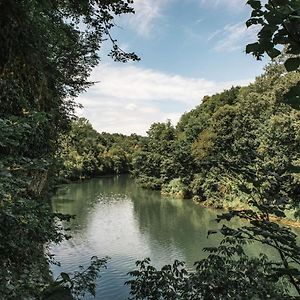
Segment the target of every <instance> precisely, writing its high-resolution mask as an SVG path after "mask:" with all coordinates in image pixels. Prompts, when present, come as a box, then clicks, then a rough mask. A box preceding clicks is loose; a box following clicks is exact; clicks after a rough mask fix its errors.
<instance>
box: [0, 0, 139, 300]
mask: <svg viewBox="0 0 300 300" xmlns="http://www.w3.org/2000/svg"><path fill="white" fill-rule="evenodd" d="M131 3H132V1H131V0H126V1H125V0H124V1H123V0H104V1H102V0H101V1H100V0H83V1H58V0H51V1H50V0H45V1H39V0H33V1H32V0H20V1H14V0H6V1H0V38H1V49H0V107H1V108H0V153H1V154H0V172H1V178H0V195H1V196H0V197H1V199H0V208H1V209H0V225H1V226H0V238H1V245H0V264H1V270H0V294H1V297H3V298H5V299H20V298H22V299H27V298H30V299H31V298H32V297H38V295H39V293H40V291H41V290H42V289H43V287H44V285H45V283H47V282H49V280H51V279H50V275H49V270H48V267H47V262H48V261H50V260H51V255H50V253H48V251H46V252H47V253H48V254H47V255H46V256H45V255H44V249H45V248H46V249H47V245H48V244H49V243H50V242H59V241H60V240H61V239H62V238H64V236H65V234H63V233H62V231H61V229H62V228H61V226H60V225H59V223H58V222H57V219H61V220H62V219H68V218H69V217H68V216H62V215H60V214H54V213H52V211H51V206H50V202H49V196H48V195H47V193H46V191H47V190H49V189H48V187H51V180H52V179H53V178H54V176H53V174H54V172H55V157H54V154H55V151H56V149H57V147H58V137H59V135H60V134H61V133H62V132H65V131H66V130H67V129H68V127H69V124H70V121H71V119H72V118H73V117H74V116H73V114H74V108H75V107H76V104H75V103H74V102H73V98H74V97H76V96H77V95H78V94H79V93H80V92H82V91H84V90H85V89H86V88H88V87H89V86H90V85H91V84H92V82H89V81H88V77H89V74H90V72H91V70H92V68H93V67H94V66H95V65H97V64H98V62H99V60H100V57H99V49H100V46H101V44H102V42H104V41H105V40H107V39H108V40H110V41H111V43H112V51H111V52H110V53H109V55H110V56H111V57H112V58H113V59H114V60H118V61H122V62H123V61H126V60H128V59H133V60H138V57H137V56H136V55H135V54H134V53H125V52H124V51H122V50H121V49H120V48H119V47H118V45H117V42H116V40H114V39H113V38H112V37H111V35H110V30H111V29H112V27H113V26H114V25H115V23H114V17H115V16H116V15H121V14H127V13H133V8H132V7H131Z"/></svg>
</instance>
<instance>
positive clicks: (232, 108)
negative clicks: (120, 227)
mask: <svg viewBox="0 0 300 300" xmlns="http://www.w3.org/2000/svg"><path fill="white" fill-rule="evenodd" d="M247 3H248V4H249V5H250V6H251V8H252V15H251V18H250V19H249V20H248V21H247V26H252V25H256V24H260V25H261V30H260V31H259V33H258V41H257V42H256V43H254V44H249V45H247V48H246V52H247V53H252V54H254V55H255V56H256V57H257V58H258V59H260V58H261V56H262V55H263V54H264V53H267V54H268V55H269V56H270V57H271V58H275V57H277V56H279V55H280V54H281V51H283V53H284V56H283V59H284V67H283V66H282V65H280V64H276V63H275V64H272V65H270V66H269V67H267V69H266V72H265V74H264V75H262V76H260V77H259V78H257V80H256V81H255V83H254V84H251V85H250V86H248V87H245V88H241V89H231V90H230V91H226V92H224V93H222V94H220V95H215V96H212V97H206V98H204V99H203V102H202V104H201V105H200V106H199V107H197V108H196V109H195V110H193V111H192V112H190V113H187V114H185V115H184V116H183V117H182V119H181V121H180V123H179V124H178V126H177V128H176V129H177V130H176V131H177V133H176V136H177V138H176V139H174V140H175V142H174V143H176V141H177V142H178V141H181V140H184V141H188V142H189V143H190V151H189V153H191V155H190V158H191V160H193V165H194V167H195V172H194V174H193V175H194V177H193V178H192V180H186V179H185V178H181V177H179V179H178V180H179V181H181V182H186V184H187V187H186V188H188V189H189V190H191V191H192V193H193V194H194V195H196V198H197V200H198V201H202V202H206V203H208V204H213V205H215V206H221V207H224V206H227V207H229V208H236V209H235V210H231V209H230V210H229V212H227V213H224V214H222V215H220V216H219V218H218V221H219V222H221V221H222V222H223V221H231V220H232V218H234V217H238V218H240V219H243V221H244V223H243V224H244V225H242V226H240V227H237V228H231V227H229V226H228V225H226V223H225V224H223V226H222V227H221V229H220V230H219V232H220V233H221V234H222V235H223V240H222V242H221V243H220V245H219V246H218V247H213V248H207V249H205V250H206V251H208V252H209V255H208V257H207V258H206V259H203V260H201V261H199V262H196V263H195V265H196V270H195V271H193V272H190V271H187V270H186V269H185V268H184V264H183V263H181V262H177V261H176V262H174V265H173V266H164V267H163V268H162V269H161V270H157V269H156V268H154V267H153V266H151V265H150V261H149V260H148V259H146V260H144V261H141V262H137V266H138V267H139V269H138V270H135V271H132V272H130V275H131V276H132V277H133V279H132V280H130V281H128V282H127V283H128V284H129V285H130V286H131V295H132V299H157V298H162V299H182V298H184V299H257V298H258V299H268V298H270V299H299V296H300V280H299V278H300V257H299V254H300V247H299V246H298V243H297V239H296V235H295V234H294V233H293V232H292V230H291V229H290V228H288V227H284V226H280V225H278V224H276V223H274V222H272V219H271V217H272V216H278V217H285V215H286V213H287V212H289V213H290V214H291V212H293V213H292V214H291V215H290V216H291V217H293V218H297V217H298V216H299V203H300V202H299V200H300V190H299V186H300V185H299V180H300V177H299V167H300V160H299V158H300V157H299V155H300V153H299V149H300V140H299V132H300V128H299V124H300V114H299V99H300V98H299V95H300V91H299V82H300V78H299V76H300V75H299V72H297V71H299V62H300V60H299V56H300V35H299V28H300V6H299V1H297V0H278V1H277V0H269V1H264V2H263V1H259V0H249V1H247ZM263 3H265V4H264V5H263ZM277 45H282V46H284V47H282V48H279V49H280V50H278V49H277V48H276V46H277ZM293 71H296V72H293ZM288 72H289V73H288ZM229 94H231V96H230V97H229V99H230V102H229V103H228V97H227V96H228V95H229ZM222 102H223V103H222ZM220 104H221V105H220ZM206 115H208V116H206ZM145 149H146V151H148V150H147V148H145ZM177 151H180V150H178V149H177ZM164 159H169V156H168V157H167V156H166V154H164V155H161V157H160V161H163V160H164ZM143 169H145V167H144V168H143ZM178 170H179V169H178ZM177 174H180V173H179V171H178V172H177ZM136 175H137V176H141V175H142V176H143V174H140V173H139V172H137V173H136ZM156 176H157V175H156V174H152V176H148V178H147V179H148V180H149V181H150V182H151V181H152V180H153V178H154V179H155V180H159V181H161V174H159V176H157V177H156ZM175 176H176V175H175ZM173 177H174V175H173V176H172V178H171V177H170V178H169V180H171V181H170V182H173V181H174V179H173ZM188 177H190V175H189V176H188ZM188 177H187V178H188ZM148 186H149V184H148ZM215 233H216V232H215V231H210V232H209V233H208V235H210V234H215ZM249 243H261V244H263V245H265V247H269V248H270V249H272V250H273V251H274V256H273V257H266V256H260V257H259V258H251V257H249V256H248V255H247V251H246V250H247V244H249Z"/></svg>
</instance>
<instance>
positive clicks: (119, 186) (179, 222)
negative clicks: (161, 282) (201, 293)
mask: <svg viewBox="0 0 300 300" xmlns="http://www.w3.org/2000/svg"><path fill="white" fill-rule="evenodd" d="M52 203H53V209H54V211H56V212H61V213H67V214H72V215H76V218H75V219H74V220H72V221H71V222H70V224H69V227H70V229H71V231H70V234H71V235H72V237H73V238H72V239H70V240H68V241H64V242H63V243H62V244H60V245H55V246H53V248H52V252H53V253H54V254H55V255H56V259H57V260H58V261H59V262H61V268H58V267H53V272H54V275H58V274H59V273H60V272H61V271H67V272H72V271H74V270H76V269H77V268H78V266H79V265H84V266H85V265H88V263H89V261H90V258H91V257H92V256H93V255H97V256H98V257H104V256H109V257H110V258H111V259H110V260H109V262H108V264H107V269H106V270H104V271H103V272H102V273H101V274H102V276H101V278H100V279H99V280H98V283H97V295H96V299H102V300H106V299H107V300H119V299H120V300H121V299H122V300H123V299H127V297H128V287H126V286H124V282H125V281H126V280H128V276H127V275H126V274H127V272H128V271H130V270H133V269H135V261H136V260H141V259H143V258H145V257H150V258H151V260H152V262H153V264H154V265H155V266H157V267H161V266H162V265H164V264H168V263H172V262H173V260H174V259H180V260H183V261H185V262H186V264H187V266H188V268H192V266H193V262H195V261H196V260H199V259H201V258H203V257H205V253H204V252H203V251H202V248H203V247H208V246H214V245H216V244H217V242H218V237H217V236H216V235H214V236H211V237H209V238H208V237H207V231H208V230H210V229H215V228H218V226H219V225H218V224H217V223H216V222H215V216H216V211H214V210H210V209H207V208H203V207H201V206H199V205H196V204H195V203H193V202H192V201H191V200H179V199H174V198H166V197H162V196H161V195H160V193H159V192H155V191H149V190H144V189H141V188H139V187H138V186H137V185H136V184H135V182H134V180H132V179H131V178H129V176H116V177H105V178H95V179H91V180H88V181H84V182H80V183H72V184H68V185H64V186H62V187H61V188H59V190H58V191H57V193H56V196H55V197H53V202H52ZM252 250H253V251H254V252H256V251H258V249H256V248H254V249H252ZM86 299H93V298H91V297H90V296H87V297H86Z"/></svg>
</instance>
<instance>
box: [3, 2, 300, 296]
mask: <svg viewBox="0 0 300 300" xmlns="http://www.w3.org/2000/svg"><path fill="white" fill-rule="evenodd" d="M131 3H132V1H131V0H127V1H122V0H107V1H106V0H105V1H100V0H95V1H92V0H81V1H57V0H52V1H48V0H45V1H37V0H21V1H13V0H7V1H0V38H1V49H0V107H1V110H0V153H1V156H0V173H1V180H0V195H1V199H0V224H1V229H0V239H1V245H0V264H1V270H0V295H1V297H3V298H4V299H32V298H40V297H41V293H42V291H44V292H45V289H47V287H48V293H46V294H47V296H45V297H47V298H49V297H51V293H54V292H55V291H56V290H54V291H53V290H52V292H50V290H51V288H53V287H55V285H56V283H57V282H58V283H59V284H62V288H66V289H68V290H69V291H71V292H73V294H74V296H76V297H79V296H80V295H82V292H81V291H82V290H87V291H89V292H91V293H93V292H94V288H95V287H94V285H93V284H86V282H85V280H88V281H93V280H94V279H95V277H96V275H97V274H98V271H99V270H100V268H101V267H102V265H103V264H104V263H105V261H103V260H95V261H94V262H92V265H91V268H90V269H88V272H87V273H86V274H87V277H82V276H81V275H79V274H76V275H75V277H74V278H73V279H72V278H71V277H70V276H69V275H67V274H65V273H62V274H61V277H62V278H61V279H59V280H58V281H57V282H56V283H53V284H52V285H51V286H50V287H49V282H50V281H51V278H50V274H49V270H48V268H47V264H48V262H50V261H51V260H52V257H51V254H50V253H49V251H48V245H49V244H50V243H51V242H60V241H61V240H62V239H63V238H68V236H67V235H65V233H63V231H62V228H61V225H60V224H61V223H60V222H57V221H58V220H68V219H69V216H62V215H60V214H54V213H52V211H51V208H50V203H49V196H48V194H47V192H49V190H50V189H51V187H52V180H53V178H54V177H55V176H54V174H55V173H56V172H57V169H56V167H57V165H59V163H58V162H57V156H58V157H60V158H61V159H62V161H63V164H64V167H63V169H62V170H61V173H60V176H61V177H64V178H68V179H75V178H80V177H88V176H95V175H100V174H104V173H106V172H113V173H121V172H125V171H127V170H128V168H129V163H128V162H130V161H131V158H130V155H131V149H132V148H134V147H135V146H136V145H137V143H138V144H139V142H140V139H139V138H138V137H136V136H133V137H129V138H124V137H122V136H120V135H119V136H118V135H106V134H100V135H99V134H97V133H96V132H95V131H94V130H93V129H92V128H91V126H90V125H89V124H88V123H87V122H86V121H84V120H82V119H80V120H79V121H77V122H74V123H73V124H72V125H70V123H71V119H72V115H73V113H74V108H75V106H76V105H75V103H74V102H73V98H74V97H76V96H77V95H78V94H79V93H80V92H82V91H84V90H85V89H86V88H88V87H89V86H90V85H91V84H92V83H91V82H88V81H87V78H88V76H89V74H90V72H91V69H92V68H93V67H94V66H96V65H97V63H98V62H99V56H98V51H99V49H100V45H101V43H102V42H103V41H104V40H106V39H109V40H110V41H111V43H112V44H113V49H112V51H111V52H110V54H109V55H110V56H111V57H112V58H113V59H114V60H118V61H122V62H124V61H126V60H128V59H133V60H138V57H137V56H136V55H135V54H134V53H125V52H123V51H122V50H121V49H120V48H119V47H118V46H117V44H116V41H115V40H114V39H112V38H111V36H110V33H109V31H110V29H111V28H112V27H113V26H114V16H115V15H120V14H124V13H132V12H133V9H132V8H131V7H130V4H131ZM248 4H250V5H251V7H252V8H253V11H252V16H251V18H250V19H249V20H248V22H247V25H248V26H252V25H254V24H261V25H262V30H261V31H260V32H259V34H258V41H257V42H256V43H254V44H250V45H248V46H247V48H246V52H248V53H252V54H254V55H255V56H256V57H257V58H261V56H262V55H263V54H264V53H267V54H268V55H269V56H270V57H271V58H275V57H277V56H279V55H280V54H281V52H282V51H283V52H284V56H283V57H284V59H285V62H284V67H285V68H284V67H283V65H281V64H276V63H275V64H272V65H270V66H269V67H268V68H267V69H266V73H265V74H264V75H262V76H261V77H259V78H257V80H256V82H255V83H254V84H252V85H250V86H248V87H245V88H232V89H231V90H229V91H225V92H223V93H221V94H218V95H215V96H212V97H206V98H204V99H203V103H202V104H201V105H200V106H199V107H197V108H196V109H194V110H193V111H191V112H190V113H187V114H185V115H184V116H183V117H182V119H181V121H180V122H179V124H178V126H177V128H174V127H173V126H172V125H171V124H170V122H167V123H166V124H161V123H157V124H153V125H152V126H151V128H150V130H149V132H148V135H149V137H148V141H147V143H146V144H145V145H144V144H143V143H141V144H140V145H141V146H140V148H138V149H137V151H136V152H135V153H134V154H133V157H132V165H133V174H134V175H135V176H136V177H137V178H138V180H139V181H140V182H141V183H142V184H143V185H144V186H146V187H151V188H155V189H163V190H164V191H165V192H168V193H175V194H178V193H179V194H180V193H182V195H187V194H189V193H191V194H193V195H195V196H196V197H197V199H198V200H199V201H203V202H205V203H206V204H208V205H214V206H221V207H229V208H232V207H237V206H238V207H243V208H247V209H246V210H239V211H229V212H228V213H226V214H223V215H222V216H220V220H223V219H224V220H231V218H233V217H236V216H237V217H240V218H243V219H245V220H247V221H249V226H243V227H241V228H237V229H232V228H229V227H227V226H226V225H223V227H222V229H221V230H220V231H221V233H222V234H223V236H224V239H223V242H222V243H221V245H220V246H219V247H216V248H210V249H207V250H208V251H209V253H210V254H209V256H208V258H207V259H206V260H203V261H200V262H198V263H197V264H196V273H188V272H187V271H186V270H184V269H181V268H183V265H182V264H181V263H178V262H177V263H175V264H174V266H172V267H169V266H166V267H164V268H163V269H162V271H157V270H156V269H154V268H153V267H151V266H149V265H147V264H148V263H149V262H148V261H145V262H142V263H139V267H140V271H135V272H133V273H131V274H132V275H133V276H135V277H136V280H133V281H130V282H129V284H130V285H131V290H132V295H133V297H134V299H143V298H148V299H157V298H158V297H163V298H164V299H174V298H175V299H176V298H178V297H179V298H182V297H184V298H186V299H195V298H197V297H198V298H199V297H200V298H201V297H202V298H204V299H222V298H223V299H227V298H242V299H249V298H250V296H251V297H254V298H255V297H258V298H263V299H265V298H272V299H277V298H278V299H284V298H289V299H290V298H292V296H291V295H290V294H289V291H287V290H286V289H285V288H284V287H285V286H286V283H289V284H290V285H291V287H292V288H293V289H294V291H295V294H298V295H300V280H299V277H300V268H299V265H300V248H299V247H298V246H297V243H296V236H295V235H294V234H293V233H292V232H291V231H290V230H289V229H288V228H285V227H281V226H279V225H277V224H275V223H272V222H271V221H270V215H276V216H279V217H284V216H285V213H284V211H286V210H288V211H294V212H295V213H294V214H293V216H292V217H294V218H296V217H297V216H298V214H299V194H300V191H299V168H300V157H299V149H300V136H299V132H300V118H299V116H300V115H299V94H300V92H299V81H300V76H299V66H300V58H299V55H300V25H299V24H300V22H299V19H300V13H299V11H300V3H299V1H298V0H269V1H267V4H266V5H262V4H261V1H258V0H249V1H248ZM277 45H279V46H280V47H282V48H284V49H283V50H282V51H281V50H278V49H277V48H276V47H277ZM280 49H281V48H280ZM287 71H288V72H287ZM70 126H71V131H70V133H69V134H67V136H64V134H66V132H68V130H69V129H70ZM80 136H83V137H84V139H83V140H82V139H78V137H80ZM120 144H122V145H121V146H120ZM249 208H251V209H249ZM251 242H260V243H263V244H266V245H268V246H270V247H272V248H274V249H276V251H277V252H278V255H279V258H278V261H276V262H272V261H270V260H269V259H268V258H266V257H261V258H258V259H254V258H249V257H248V256H247V255H246V254H245V252H244V249H243V246H244V245H246V244H247V243H251ZM220 270H221V271H220ZM253 274H254V275H253ZM81 279H82V280H81ZM76 284H77V285H76ZM56 287H57V286H56ZM77 287H78V288H77ZM254 291H255V292H254ZM49 293H50V295H49ZM44 295H45V293H44Z"/></svg>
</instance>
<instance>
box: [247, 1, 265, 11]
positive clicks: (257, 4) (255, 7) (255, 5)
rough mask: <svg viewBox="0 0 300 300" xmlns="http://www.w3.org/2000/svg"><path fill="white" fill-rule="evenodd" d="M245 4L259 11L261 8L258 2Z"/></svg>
mask: <svg viewBox="0 0 300 300" xmlns="http://www.w3.org/2000/svg"><path fill="white" fill-rule="evenodd" d="M247 4H249V5H250V6H251V7H252V8H253V9H260V8H261V7H262V6H261V3H260V1H258V0H248V1H247Z"/></svg>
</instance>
